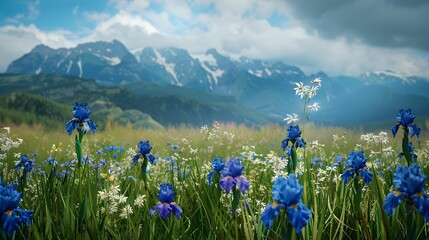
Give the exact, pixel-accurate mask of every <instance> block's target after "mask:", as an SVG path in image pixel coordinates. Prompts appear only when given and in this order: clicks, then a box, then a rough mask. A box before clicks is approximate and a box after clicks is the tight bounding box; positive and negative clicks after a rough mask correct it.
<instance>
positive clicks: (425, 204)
mask: <svg viewBox="0 0 429 240" xmlns="http://www.w3.org/2000/svg"><path fill="white" fill-rule="evenodd" d="M426 179H427V176H426V175H424V174H423V171H422V170H421V169H420V167H419V165H417V164H416V163H413V164H411V165H410V167H405V166H398V168H397V169H396V172H395V174H394V175H393V183H394V184H395V189H396V190H395V191H394V192H391V193H389V194H388V195H387V197H386V200H385V202H384V204H383V208H384V210H385V211H386V213H387V215H389V216H391V215H392V214H393V210H394V209H395V208H396V207H397V206H399V204H400V203H401V202H402V200H404V198H407V199H409V200H412V201H407V202H408V203H413V204H414V206H415V207H416V209H417V210H418V211H419V212H420V213H421V214H422V215H423V217H424V219H425V221H428V220H429V199H428V197H427V195H426V193H425V183H426Z"/></svg>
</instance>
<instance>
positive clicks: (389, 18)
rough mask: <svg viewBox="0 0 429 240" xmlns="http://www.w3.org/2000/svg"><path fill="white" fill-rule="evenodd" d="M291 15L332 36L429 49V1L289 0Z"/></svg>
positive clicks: (325, 35) (309, 28)
mask: <svg viewBox="0 0 429 240" xmlns="http://www.w3.org/2000/svg"><path fill="white" fill-rule="evenodd" d="M286 2H287V5H288V6H289V15H291V16H293V17H294V18H295V19H296V20H297V21H299V22H300V23H302V24H303V25H304V26H305V27H306V28H307V29H308V30H310V31H314V32H317V33H318V34H319V35H320V36H322V37H324V38H328V39H335V38H337V37H345V38H346V39H347V40H351V41H355V40H359V41H362V42H364V43H366V44H370V45H374V46H379V47H383V48H385V47H395V48H414V49H420V50H424V51H429V31H428V29H429V14H428V13H429V1H424V0H411V1H400V0H393V1H386V0H350V1H344V0H319V1H311V0H300V1H293V0H286Z"/></svg>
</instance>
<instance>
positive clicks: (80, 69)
mask: <svg viewBox="0 0 429 240" xmlns="http://www.w3.org/2000/svg"><path fill="white" fill-rule="evenodd" d="M77 66H78V67H79V77H80V78H82V75H83V69H82V60H81V59H79V61H77Z"/></svg>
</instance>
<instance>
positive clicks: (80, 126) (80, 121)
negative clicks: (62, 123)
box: [66, 103, 97, 136]
mask: <svg viewBox="0 0 429 240" xmlns="http://www.w3.org/2000/svg"><path fill="white" fill-rule="evenodd" d="M72 114H73V118H72V120H70V121H68V122H67V123H66V130H67V133H68V134H69V136H70V135H71V134H72V133H73V130H74V129H75V128H76V129H77V131H78V132H83V133H86V132H88V131H92V133H94V132H95V131H97V125H96V124H95V123H94V122H93V121H92V120H91V119H90V118H89V115H90V114H91V110H90V109H89V107H88V105H87V104H86V103H83V104H78V103H76V104H75V106H74V107H73V111H72Z"/></svg>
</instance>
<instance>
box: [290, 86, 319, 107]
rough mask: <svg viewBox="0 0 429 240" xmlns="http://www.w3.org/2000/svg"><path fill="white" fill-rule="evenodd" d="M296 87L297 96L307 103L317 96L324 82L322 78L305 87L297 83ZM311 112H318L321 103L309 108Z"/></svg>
mask: <svg viewBox="0 0 429 240" xmlns="http://www.w3.org/2000/svg"><path fill="white" fill-rule="evenodd" d="M295 85H296V87H295V88H294V90H295V94H296V95H298V96H300V97H301V99H302V98H305V99H306V101H309V100H310V99H311V98H313V97H314V96H316V94H317V90H319V88H320V87H321V86H322V80H320V78H315V79H314V80H312V81H311V82H310V85H304V83H302V82H295ZM307 107H308V108H309V109H310V111H318V110H319V108H320V105H319V103H317V102H315V103H313V104H312V105H308V106H307Z"/></svg>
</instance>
